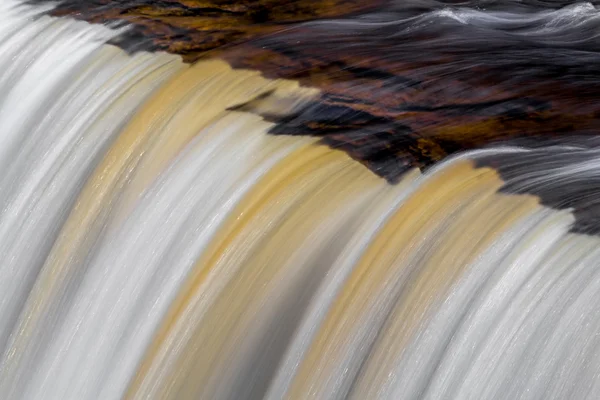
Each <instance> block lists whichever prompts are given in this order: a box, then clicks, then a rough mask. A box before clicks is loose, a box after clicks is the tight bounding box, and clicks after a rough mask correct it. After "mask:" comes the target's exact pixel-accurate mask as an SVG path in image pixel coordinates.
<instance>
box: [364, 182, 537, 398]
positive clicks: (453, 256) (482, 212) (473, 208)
mask: <svg viewBox="0 0 600 400" xmlns="http://www.w3.org/2000/svg"><path fill="white" fill-rule="evenodd" d="M490 189H491V190H489V189H488V190H485V191H483V192H482V193H480V194H479V195H478V196H477V197H476V198H474V199H473V201H467V202H466V204H465V207H466V208H464V209H463V210H462V212H460V214H459V215H458V216H457V217H456V218H455V219H454V220H452V221H450V222H449V223H450V227H449V228H448V230H447V231H446V232H445V233H444V234H443V235H442V236H441V237H440V239H439V242H438V243H437V244H436V245H435V246H433V247H432V248H431V250H430V252H429V253H428V255H427V258H426V260H425V261H424V262H423V263H422V264H421V263H420V264H421V266H420V268H419V270H418V271H416V276H414V277H413V278H412V279H411V283H410V285H408V286H407V290H406V291H403V293H402V295H401V296H400V297H399V299H398V301H397V305H396V306H395V309H394V311H393V312H392V314H391V315H390V318H389V319H388V321H387V322H386V324H385V326H384V327H383V328H382V331H383V334H382V335H381V337H379V338H378V340H377V343H376V346H375V347H374V349H373V350H372V352H371V354H370V356H369V358H368V360H367V361H366V363H365V365H364V366H363V367H362V370H361V373H360V375H359V378H358V380H357V382H356V384H355V385H356V387H355V389H354V390H353V398H356V399H361V398H369V399H371V398H373V399H374V398H377V396H378V395H379V396H380V397H385V396H386V395H387V396H389V395H390V394H389V393H386V392H384V390H383V389H385V388H387V386H386V384H388V385H391V384H392V383H396V382H392V381H393V379H390V377H391V376H396V375H394V374H393V373H394V372H395V370H394V367H396V363H397V362H398V361H397V360H400V359H401V357H402V354H403V353H404V350H405V349H407V348H409V346H410V343H411V341H412V340H414V339H415V338H417V337H418V335H419V334H420V333H422V332H421V331H422V329H424V326H426V322H427V319H428V317H429V314H430V313H432V312H435V311H437V308H438V307H439V305H440V303H441V302H444V301H445V300H446V299H447V298H448V295H449V293H448V292H449V290H451V289H452V287H453V286H454V285H456V284H457V279H460V278H462V277H463V275H464V273H465V271H464V270H465V269H466V268H468V267H469V266H470V265H471V263H472V262H473V261H474V260H475V259H476V258H477V257H478V256H479V255H480V254H481V252H483V251H485V250H487V249H488V248H489V246H491V245H492V244H493V243H494V242H495V241H497V240H498V238H499V236H501V235H502V234H504V233H505V232H506V230H507V229H510V228H511V227H513V226H514V224H515V223H516V222H517V221H518V220H520V219H522V218H524V217H526V216H528V215H531V214H532V212H533V211H535V210H536V209H537V208H539V202H538V199H537V198H534V197H533V196H508V195H507V196H505V195H500V194H497V193H496V190H495V188H490ZM413 368H414V365H413ZM403 372H405V376H410V373H409V372H408V371H403ZM410 383H413V382H407V383H406V384H407V385H408V384H410Z"/></svg>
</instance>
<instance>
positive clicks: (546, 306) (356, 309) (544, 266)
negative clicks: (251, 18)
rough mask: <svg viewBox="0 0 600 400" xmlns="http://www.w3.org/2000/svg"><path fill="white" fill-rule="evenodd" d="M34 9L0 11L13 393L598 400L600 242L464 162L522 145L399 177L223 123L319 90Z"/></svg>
mask: <svg viewBox="0 0 600 400" xmlns="http://www.w3.org/2000/svg"><path fill="white" fill-rule="evenodd" d="M41 11H42V9H41V8H35V9H34V8H31V7H29V6H22V5H20V4H19V3H17V2H16V1H14V0H3V2H2V3H1V4H0V168H1V169H0V170H1V171H2V172H3V173H2V174H1V175H0V204H1V207H0V354H1V356H0V398H2V399H36V400H37V399H74V400H75V399H77V400H79V399H121V398H131V399H138V398H139V399H141V398H156V399H165V398H172V399H181V398H205V399H245V398H268V399H271V400H276V399H282V398H299V399H305V398H314V399H341V398H353V399H367V398H368V399H375V398H382V399H383V398H389V399H397V398H402V399H450V398H455V399H521V398H522V399H564V398H577V399H580V398H581V399H585V398H590V399H594V398H596V397H597V393H598V390H599V389H600V388H599V387H598V385H599V384H598V382H599V381H598V377H599V375H600V341H599V339H600V336H599V335H598V332H599V329H600V313H599V310H598V307H599V306H598V305H599V304H600V302H599V301H598V300H600V299H598V296H599V293H600V275H599V273H598V272H600V270H599V269H598V264H599V261H598V259H599V258H598V256H599V254H598V252H599V251H600V250H598V249H599V248H600V247H599V246H598V245H599V244H600V241H599V240H598V239H597V238H596V237H591V236H582V235H575V234H572V233H569V229H570V227H571V225H572V224H573V222H574V217H573V215H572V214H571V212H570V211H569V210H563V211H556V210H550V209H547V208H545V207H542V206H540V205H539V204H538V200H537V199H536V198H534V197H532V196H527V195H506V194H499V193H498V191H499V189H500V187H502V185H503V184H504V183H503V182H502V180H501V179H500V178H499V177H498V175H497V174H496V173H495V172H494V171H492V170H489V169H475V168H474V166H473V165H472V163H470V161H469V160H471V159H476V158H478V157H484V156H486V155H489V154H496V153H506V154H510V153H511V152H515V153H516V152H523V151H524V150H520V149H496V150H486V151H483V152H472V153H468V154H463V155H461V156H459V157H455V158H454V159H453V160H450V161H447V162H445V163H443V164H441V165H439V166H438V167H436V168H434V169H433V170H431V171H430V172H428V173H427V174H425V175H421V174H420V173H419V172H417V171H412V172H410V173H408V174H407V175H406V177H405V178H404V179H403V180H402V181H401V183H400V184H398V185H395V186H390V185H388V184H387V183H385V182H384V181H383V180H380V179H379V178H376V177H375V176H374V175H372V174H371V173H370V172H369V171H367V170H366V169H365V168H364V167H363V166H361V165H360V164H358V163H357V162H355V161H353V160H351V159H349V158H348V157H347V156H346V155H344V154H343V153H341V152H337V151H334V150H330V149H327V148H324V147H322V146H318V145H315V144H314V143H315V141H316V140H315V139H312V138H299V137H275V136H270V135H268V134H267V131H268V129H269V128H270V127H271V126H272V124H270V123H268V122H266V121H263V120H262V119H261V118H260V117H258V116H256V115H254V114H250V113H244V112H232V111H227V110H228V108H230V107H231V106H233V105H236V104H242V103H245V102H247V101H248V100H249V99H252V98H255V97H256V96H259V95H260V94H262V93H267V92H269V93H271V92H274V94H272V96H273V97H274V100H273V101H271V102H269V100H268V99H267V100H266V101H265V103H264V104H262V105H261V106H262V107H267V109H268V107H273V109H277V111H278V112H285V111H286V110H284V109H285V108H286V107H285V106H284V105H283V104H289V105H290V106H289V107H287V111H293V109H294V107H296V106H297V105H298V104H301V103H302V101H303V99H305V98H306V97H310V96H312V95H314V91H311V90H308V89H302V88H299V87H298V86H297V85H296V84H293V83H290V82H274V81H269V80H266V79H264V78H262V77H260V76H259V74H257V73H253V72H249V71H232V70H231V69H230V68H229V67H228V66H226V65H225V64H224V63H222V62H205V63H201V64H198V65H197V66H194V67H191V68H187V67H185V66H183V65H182V64H181V62H180V61H179V59H178V58H176V57H173V56H168V55H165V54H147V53H138V54H136V55H134V56H130V55H127V54H125V53H124V52H123V51H121V50H119V49H117V48H115V47H112V46H109V45H106V44H105V43H106V41H108V40H109V39H110V38H112V37H114V35H117V34H118V32H117V31H114V30H111V29H108V28H105V27H102V26H91V25H88V24H86V23H83V22H74V21H71V20H67V19H56V18H50V17H45V16H39V15H38V14H39V12H41ZM282 98H284V99H287V98H291V99H292V100H293V101H290V102H282V101H280V100H281V99H282ZM588 163H589V164H590V165H593V164H591V163H590V162H589V161H588ZM586 165H587V164H586ZM572 168H574V170H573V171H575V170H576V169H577V168H581V167H576V166H575V167H572ZM586 168H587V167H586ZM586 170H589V171H592V169H591V168H587V169H586ZM573 171H571V172H573ZM559 172H561V173H562V174H563V175H565V176H569V171H562V170H561V171H559ZM592 172H593V171H592ZM573 173H574V172H573ZM540 174H542V175H540ZM557 176H558V175H557V172H548V173H547V174H546V175H545V176H544V175H543V173H541V172H538V173H536V174H535V175H534V176H529V177H527V176H521V177H518V178H515V180H516V181H517V182H518V185H519V187H520V188H523V187H527V185H539V184H540V182H544V180H552V179H559V178H560V176H558V177H557ZM561 176H562V175H561Z"/></svg>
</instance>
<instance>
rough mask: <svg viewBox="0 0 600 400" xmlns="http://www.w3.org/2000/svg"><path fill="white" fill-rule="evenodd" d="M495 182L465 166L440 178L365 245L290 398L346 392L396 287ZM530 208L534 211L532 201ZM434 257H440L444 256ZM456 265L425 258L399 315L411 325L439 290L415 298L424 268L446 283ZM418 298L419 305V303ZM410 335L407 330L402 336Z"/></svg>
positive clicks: (485, 173)
mask: <svg viewBox="0 0 600 400" xmlns="http://www.w3.org/2000/svg"><path fill="white" fill-rule="evenodd" d="M502 184H503V182H502V181H501V180H500V179H499V177H498V176H497V175H496V173H495V172H494V171H492V170H489V169H473V167H472V166H471V164H470V163H469V162H466V161H465V162H460V163H457V164H455V165H452V166H449V167H448V168H447V169H445V170H443V171H441V172H439V173H438V174H436V176H434V177H432V178H431V180H430V181H428V182H427V183H426V184H425V185H424V186H423V187H421V188H419V189H418V190H417V191H416V192H415V193H413V194H412V196H410V198H409V199H408V200H407V201H406V203H404V204H403V205H402V207H400V209H399V210H398V211H397V213H396V214H395V215H394V216H393V217H392V218H391V219H390V220H389V222H388V223H387V225H386V226H385V228H384V229H383V230H382V231H381V232H380V234H379V236H378V238H377V239H375V240H374V241H373V242H372V244H371V246H370V247H369V249H368V251H367V252H366V254H365V255H364V256H363V258H362V259H361V260H360V262H359V263H358V265H357V267H356V268H355V270H354V272H353V274H352V276H351V277H350V279H349V280H348V282H347V283H346V285H345V288H344V290H343V292H342V293H341V294H340V295H339V296H338V298H337V299H336V302H335V303H334V305H333V307H332V309H331V310H330V312H329V316H328V318H327V319H326V320H325V322H324V324H323V326H322V328H321V330H320V332H319V334H318V335H317V337H316V339H315V341H314V343H313V345H312V347H311V349H310V351H309V353H308V354H307V356H306V358H305V360H304V362H303V363H302V365H301V367H300V369H299V372H298V375H297V376H296V378H295V379H294V382H293V384H292V386H291V390H290V393H289V394H288V395H289V398H303V399H304V398H318V399H324V398H338V397H340V396H344V395H345V394H346V393H347V391H348V390H349V389H350V386H351V384H352V383H353V381H354V374H356V373H358V368H359V366H360V364H361V363H362V358H363V357H365V356H366V355H367V354H368V353H367V351H368V350H369V347H370V345H371V344H372V343H373V341H374V339H375V335H377V333H378V330H379V327H380V326H381V324H382V323H383V322H384V320H385V318H386V316H387V314H388V312H389V311H390V307H391V306H392V305H393V304H394V302H395V301H396V300H395V299H396V296H397V295H398V294H399V293H401V289H400V288H401V287H402V285H403V284H405V283H406V282H408V281H409V280H411V278H412V277H413V276H414V274H415V273H416V272H415V271H418V267H419V265H420V264H421V263H422V262H423V259H424V257H425V255H426V254H427V253H428V252H429V251H430V250H429V246H431V243H435V242H436V238H437V237H440V235H446V234H447V233H448V229H449V228H450V230H455V231H456V230H457V229H460V228H461V227H460V226H456V227H455V228H453V229H452V228H451V223H452V220H453V218H456V217H457V214H459V212H460V210H461V209H463V207H468V204H469V203H471V202H472V201H473V199H475V198H477V197H478V196H481V195H482V194H485V195H487V196H489V195H490V194H492V193H494V192H495V191H497V190H498V189H499V188H500V187H501V186H502ZM530 206H531V207H534V206H535V202H531V204H530ZM457 210H458V211H457ZM438 257H443V253H442V252H441V253H439V255H438ZM438 260H439V258H438ZM463 261H467V260H466V259H465V260H463ZM426 265H427V264H426ZM462 265H463V264H462V263H461V261H460V260H457V262H456V263H454V264H453V265H449V266H448V268H439V264H437V265H436V261H435V259H434V260H432V261H431V263H430V264H429V268H427V267H426V268H425V270H424V274H423V275H422V277H421V280H422V283H423V284H421V285H419V286H420V287H419V288H416V289H414V290H411V291H409V292H406V293H407V294H408V296H412V297H414V298H415V300H417V302H416V303H415V304H412V303H411V305H409V306H408V307H409V308H407V309H406V310H405V313H408V314H407V315H406V317H407V318H409V320H410V319H411V318H412V319H413V320H414V322H413V323H416V321H418V320H419V318H421V316H422V314H423V312H424V311H425V309H426V304H427V301H429V298H430V297H431V296H432V292H435V290H437V289H438V288H437V287H435V285H434V287H433V288H430V289H431V290H426V291H425V292H423V293H422V294H419V293H420V289H423V288H424V287H425V286H426V285H424V284H425V283H426V282H427V281H428V280H430V274H431V273H432V271H433V270H432V269H431V268H434V267H435V266H437V267H438V268H437V269H435V272H436V273H439V274H442V275H444V274H446V275H447V277H446V279H450V280H451V279H452V278H453V277H454V276H456V274H457V273H459V271H460V268H461V266H462ZM436 281H437V283H438V285H439V284H445V285H447V283H445V282H444V278H442V277H440V278H436ZM417 283H418V281H417ZM374 293H377V296H374V295H373V294H374ZM409 293H412V295H410V294H409ZM419 299H422V300H426V301H425V303H423V302H421V303H419V302H420V301H421V300H419ZM411 307H414V308H411ZM357 321H361V323H359V324H357ZM407 325H409V326H410V325H411V323H408V322H407ZM361 328H362V330H361ZM411 329H412V328H409V331H407V332H406V334H407V335H408V336H410V330H411ZM400 341H401V342H402V339H400ZM357 349H362V351H360V350H358V351H357ZM343 371H346V372H344V374H343V375H340V376H338V375H337V374H338V373H342V372H343ZM334 393H335V395H334Z"/></svg>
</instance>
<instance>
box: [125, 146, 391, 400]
mask: <svg viewBox="0 0 600 400" xmlns="http://www.w3.org/2000/svg"><path fill="white" fill-rule="evenodd" d="M382 183H383V182H382V181H381V180H379V179H378V178H375V177H374V176H373V175H371V174H370V173H369V172H368V171H366V170H365V169H364V167H362V166H361V165H359V164H357V163H355V162H354V161H352V160H351V159H349V158H348V156H346V155H345V154H343V153H341V152H338V151H333V150H330V149H328V148H325V147H320V146H307V147H305V148H303V149H301V150H299V151H297V152H296V153H294V154H292V155H291V156H290V157H288V158H287V159H285V160H284V161H282V162H281V163H280V164H279V165H277V166H276V167H275V168H274V169H273V170H272V171H271V172H270V173H269V174H267V175H266V176H265V177H264V179H262V180H261V181H260V182H259V183H258V184H257V185H256V186H255V188H254V189H253V190H252V192H251V193H250V194H248V195H247V196H246V198H245V199H244V201H243V202H242V203H241V204H240V205H239V207H238V208H237V210H236V211H235V212H234V213H232V216H231V219H230V221H229V223H228V224H227V225H226V226H224V227H223V228H222V230H221V233H220V234H219V235H218V237H217V238H216V239H215V240H214V242H213V245H212V246H211V250H209V251H207V252H206V255H205V257H203V259H202V260H201V261H200V262H199V263H198V266H197V272H196V277H195V278H192V279H190V281H189V284H188V288H187V289H185V290H183V291H182V294H181V296H180V299H179V300H178V301H177V303H176V305H175V306H174V307H173V311H172V312H171V315H170V316H169V318H168V319H167V320H166V321H165V323H164V325H163V329H162V332H161V333H160V334H159V335H158V336H157V338H156V340H155V345H154V347H153V349H152V350H151V351H150V352H149V353H148V357H147V359H146V362H145V365H144V367H143V368H142V370H141V371H140V374H139V375H138V377H137V379H136V382H134V384H133V385H132V386H131V388H130V391H129V395H128V397H129V398H146V397H147V396H151V397H157V398H197V397H198V395H199V394H200V393H201V394H202V396H200V397H203V396H204V397H206V396H208V397H209V398H210V397H213V396H215V395H217V397H218V396H219V395H220V396H224V395H223V393H227V392H228V390H227V388H226V385H227V382H226V381H225V380H221V379H222V377H221V375H223V374H225V375H226V374H227V373H228V372H231V370H230V368H234V365H232V364H230V363H231V362H232V360H233V359H235V358H236V355H235V346H236V345H240V346H242V347H243V348H245V349H246V351H250V350H252V345H250V344H248V343H244V336H245V335H244V332H246V333H248V332H249V331H251V329H252V326H253V324H252V320H253V318H259V315H258V314H259V310H262V311H264V312H265V314H264V315H261V316H260V318H274V319H275V321H276V320H277V318H276V316H277V315H280V313H281V312H282V311H281V310H282V309H285V308H286V306H287V307H291V305H290V304H287V305H286V304H285V302H282V303H279V304H277V302H280V301H281V300H282V298H283V295H282V294H281V295H277V294H276V293H279V292H280V291H282V290H284V289H283V288H284V287H288V288H291V289H292V290H296V291H298V290H300V291H301V289H299V288H298V286H295V285H297V284H298V283H297V282H296V283H294V279H295V280H296V281H297V280H299V279H300V278H301V275H302V274H307V273H308V271H307V270H306V269H302V268H305V266H308V268H318V266H316V265H313V267H310V265H311V263H310V262H308V264H306V263H307V258H310V257H311V254H310V251H311V250H312V251H315V249H314V247H318V245H317V246H315V245H316V244H315V243H314V240H315V239H309V236H310V234H315V232H322V230H323V229H325V230H327V229H333V228H335V227H336V226H338V227H339V223H340V221H339V220H338V221H336V215H341V213H342V212H343V211H344V209H345V208H347V207H348V206H350V208H355V207H356V206H357V205H359V204H363V203H364V200H365V198H368V197H369V196H371V195H372V194H374V193H376V189H377V188H381V187H383V185H382ZM336 212H337V213H339V214H336ZM303 243H304V244H303ZM313 261H314V260H313ZM284 270H286V271H287V273H290V275H287V276H286V275H285V274H283V272H284ZM294 271H295V273H294ZM313 272H314V271H313ZM322 273H323V271H321V272H320V273H319V274H322ZM282 274H283V275H282ZM304 276H306V275H304ZM300 280H301V279H300ZM281 285H283V286H281ZM260 293H262V294H260ZM269 299H271V300H269ZM292 299H293V300H296V299H295V298H293V296H292ZM267 310H270V312H267ZM262 311H261V312H262ZM275 323H276V322H275ZM259 325H260V324H259ZM269 325H270V324H266V325H263V326H269ZM251 337H252V338H254V339H253V340H254V341H256V340H259V341H260V340H261V334H258V333H254V335H251ZM228 343H229V344H228ZM250 343H251V342H250ZM237 357H242V361H243V355H238V356H237ZM238 361H239V360H238ZM246 361H248V360H246ZM219 371H221V372H219ZM234 383H236V382H235V381H234V382H230V383H229V384H234ZM248 390H251V388H249V389H248ZM233 395H234V393H231V392H230V393H228V394H227V395H225V396H224V397H225V398H231V396H233ZM219 398H222V397H219Z"/></svg>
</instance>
